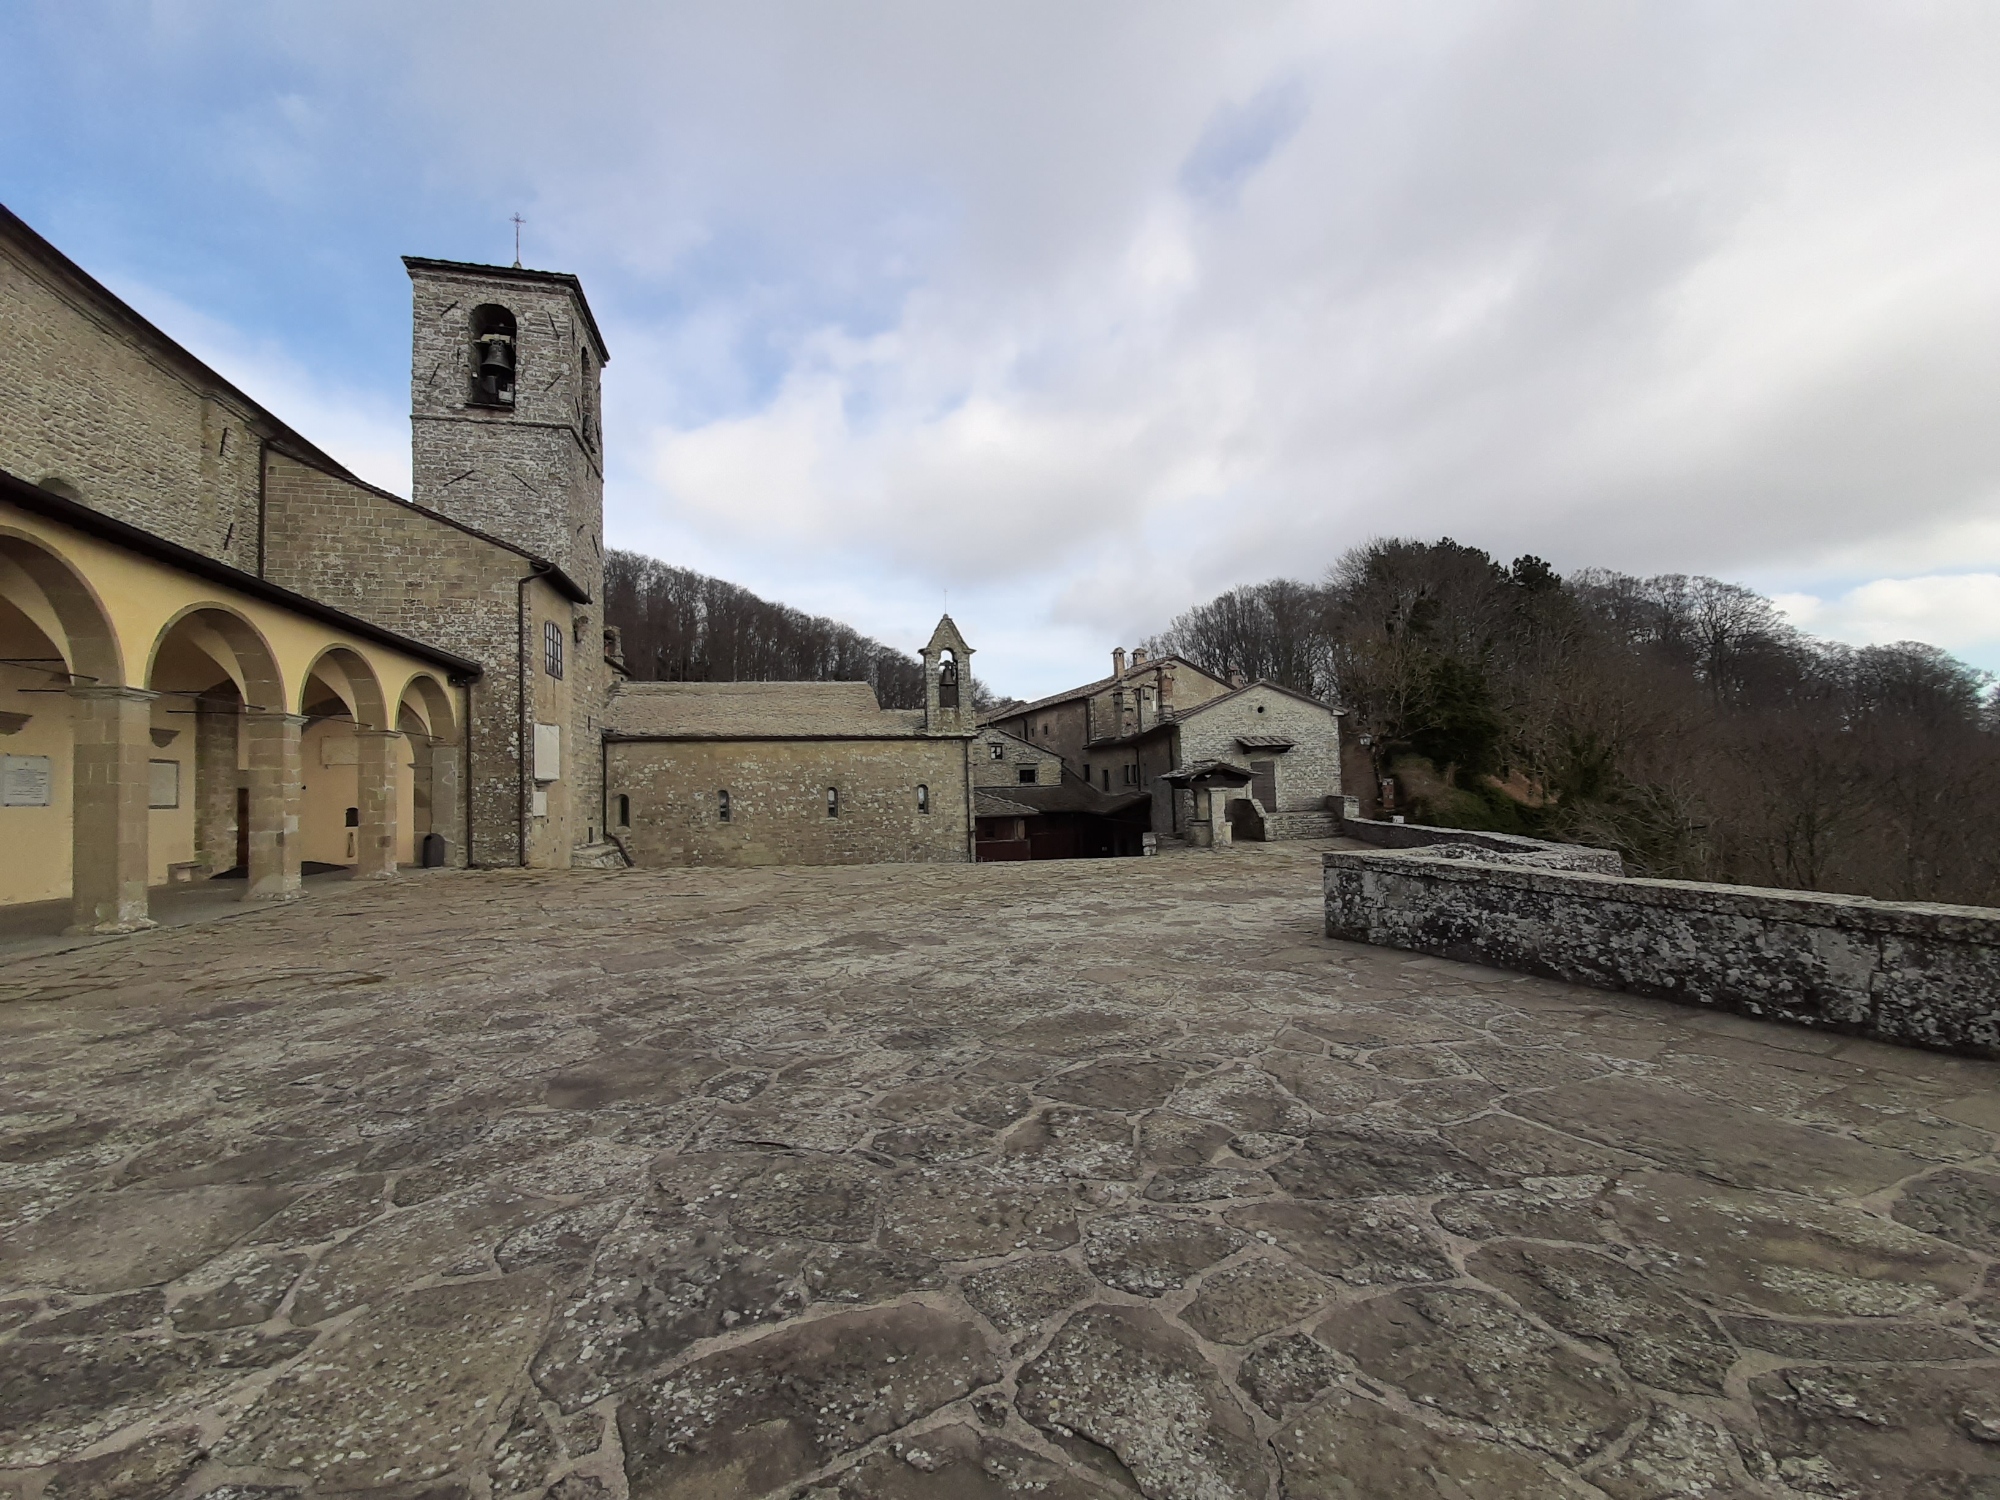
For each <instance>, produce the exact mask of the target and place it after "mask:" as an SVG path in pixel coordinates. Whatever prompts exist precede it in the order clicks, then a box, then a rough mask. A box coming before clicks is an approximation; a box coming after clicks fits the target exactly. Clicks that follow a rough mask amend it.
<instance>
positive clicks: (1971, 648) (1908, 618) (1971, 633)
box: [1776, 573, 2000, 663]
mask: <svg viewBox="0 0 2000 1500" xmlns="http://www.w3.org/2000/svg"><path fill="white" fill-rule="evenodd" d="M1776 602H1777V605H1778V607H1779V608H1780V609H1781V610H1783V611H1784V612H1785V616H1786V618H1787V619H1789V620H1790V621H1791V622H1792V623H1793V624H1794V625H1796V626H1798V627H1799V628H1800V629H1801V630H1808V631H1811V632H1812V633H1813V634H1814V635H1822V636H1826V637H1828V638H1830V639H1832V640H1837V641H1846V642H1848V643H1849V644H1850V645H1855V646H1872V645H1885V644H1887V643H1888V642H1891V641H1923V642H1925V643H1926V644H1928V645H1932V646H1942V647H1943V648H1944V649H1945V650H1947V651H1951V652H1955V653H1957V654H1959V655H1961V656H1964V657H1966V658H1967V659H1968V660H1972V661H1976V662H1982V663H1988V662H1993V661H1994V659H1995V658H2000V573H1955V574H1940V575H1937V576H1933V577H1928V578H1878V579H1876V580H1874V581H1873V582H1872V583H1864V584H1862V585H1860V586H1859V587H1857V588H1852V589H1849V590H1847V591H1846V592H1845V593H1843V594H1839V595H1837V596H1835V597H1832V598H1821V597H1819V596H1817V595H1813V594H1780V595H1778V596H1777V600H1776Z"/></svg>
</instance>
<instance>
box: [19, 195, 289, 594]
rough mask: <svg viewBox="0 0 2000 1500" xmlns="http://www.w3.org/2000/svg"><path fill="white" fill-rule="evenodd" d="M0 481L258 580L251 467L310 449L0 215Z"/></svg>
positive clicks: (29, 232)
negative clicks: (277, 453)
mask: <svg viewBox="0 0 2000 1500" xmlns="http://www.w3.org/2000/svg"><path fill="white" fill-rule="evenodd" d="M0 329H4V330H5V336H4V337H0V469H4V470H5V471H6V472H8V473H10V474H15V475H18V476H19V477H21V478H23V479H26V480H28V481H29V482H30V483H34V484H49V485H50V487H51V488H54V489H56V490H57V491H58V493H64V494H68V495H69V496H70V498H72V499H80V500H82V501H83V502H84V503H86V504H88V505H90V506H92V507H93V508H94V509H97V510H100V511H103V512H104V513H105V514H106V515H111V516H116V517H117V518H118V519H119V520H121V521H126V522H129V523H131V524H132V525H134V526H141V527H144V528H145V529H146V530H148V531H151V532H154V533H156V534H157V535H159V536H163V537H165V538H166V539H167V540H169V541H172V542H177V543H179V544H180V545H181V546H183V547H190V548H193V549H194V550H195V551H197V552H200V553H203V554H204V555H206V556H209V557H213V558H216V559H218V560H220V561H223V562H227V563H230V564H232V565H233V566H235V567H238V568H241V569H243V570H244V571H245V572H255V571H256V570H257V516H258V504H257V480H258V473H259V463H258V460H259V455H260V452H261V450H262V449H263V447H264V445H265V444H266V443H267V442H268V441H272V440H278V441H282V442H283V443H285V444H286V445H287V446H289V447H292V448H293V449H294V450H296V451H302V452H310V451H312V449H311V445H310V444H308V443H306V442H305V440H304V439H302V438H300V437H299V436H298V435H297V434H296V433H293V432H291V431H290V429H289V428H286V427H285V426H284V425H283V424H282V423H280V422H278V421H276V420H275V419H274V418H272V417H271V416H270V415H269V414H268V413H266V412H264V411H262V410H261V409H259V408H258V407H257V406H256V405H255V403H253V402H252V401H251V400H250V399H249V398H248V397H247V396H245V395H243V394H242V393H241V392H240V391H238V390H236V389H235V388H234V387H233V386H231V385H229V384H228V382H226V381H224V380H223V379H222V378H221V377H220V376H219V375H217V374H215V372H214V371H212V370H210V369H208V368H207V367H206V366H204V365H203V364H201V363H200V361H198V360H196V359H195V358H194V357H193V356H192V355H190V354H188V353H187V352H186V351H185V350H184V349H182V348H181V347H180V346H179V345H177V344H175V343H174V342H173V341H172V340H171V339H169V338H167V336H166V335H165V334H163V333H161V332H160V331H159V330H158V329H156V328H154V327H153V326H152V325H151V324H150V323H148V322H147V321H146V320H145V319H143V318H141V317H139V315H138V314H136V313H134V312H133V311H132V310H131V309H130V308H128V307H126V306H125V305H124V303H122V302H120V301H119V300H118V299H117V298H116V297H114V296H112V295H111V293H110V292H108V291H106V290H105V289H104V288H103V287H102V286H100V285H99V284H98V283H97V282H96V281H95V280H94V279H92V278H91V277H90V276H88V275H87V274H86V273H85V272H84V271H83V270H82V269H81V268H79V267H77V266H76V265H74V264H72V263H71V262H70V261H68V260H67V259H66V258H65V257H63V256H62V255H61V254H60V253H58V252H56V251H55V250H54V249H53V247H51V246H49V245H48V244H47V242H46V241H44V240H42V239H41V237H40V236H39V235H37V234H35V232H34V231H33V230H32V229H30V228H28V226H27V225H25V224H23V223H22V222H21V221H20V220H19V219H17V218H15V217H14V215H12V214H11V213H8V212H7V210H5V209H4V208H0Z"/></svg>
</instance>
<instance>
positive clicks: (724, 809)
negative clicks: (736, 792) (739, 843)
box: [715, 790, 729, 823]
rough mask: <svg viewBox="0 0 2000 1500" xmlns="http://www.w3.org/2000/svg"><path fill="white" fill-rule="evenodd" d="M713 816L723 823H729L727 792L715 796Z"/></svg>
mask: <svg viewBox="0 0 2000 1500" xmlns="http://www.w3.org/2000/svg"><path fill="white" fill-rule="evenodd" d="M715 815H716V817H717V818H719V819H720V820H721V821H722V822H724V823H727V822H728V821H729V793H728V791H727V790H724V791H720V792H717V793H716V794H715Z"/></svg>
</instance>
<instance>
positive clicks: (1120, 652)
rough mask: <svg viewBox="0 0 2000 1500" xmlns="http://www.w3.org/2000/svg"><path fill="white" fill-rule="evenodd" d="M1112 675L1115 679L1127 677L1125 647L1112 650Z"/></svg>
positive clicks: (1115, 647) (1114, 647)
mask: <svg viewBox="0 0 2000 1500" xmlns="http://www.w3.org/2000/svg"><path fill="white" fill-rule="evenodd" d="M1111 675H1112V676H1113V677H1123V676H1124V675H1125V648H1124V647H1123V646H1113V647H1112V648H1111Z"/></svg>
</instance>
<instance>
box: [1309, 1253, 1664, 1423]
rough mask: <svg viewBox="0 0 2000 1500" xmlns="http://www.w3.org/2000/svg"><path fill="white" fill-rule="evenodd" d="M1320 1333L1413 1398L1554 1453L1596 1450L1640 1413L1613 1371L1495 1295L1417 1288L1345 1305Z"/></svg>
mask: <svg viewBox="0 0 2000 1500" xmlns="http://www.w3.org/2000/svg"><path fill="white" fill-rule="evenodd" d="M1315 1332H1316V1333H1317V1335H1318V1337H1319V1339H1320V1341H1321V1342H1323V1343H1326V1344H1330V1345H1331V1346H1332V1347H1334V1348H1335V1349H1338V1350H1340V1351H1342V1352H1343V1353H1345V1354H1347V1355H1349V1356H1351V1357H1352V1358H1353V1360H1354V1362H1355V1363H1356V1364H1358V1365H1360V1367H1361V1368H1362V1369H1363V1370H1365V1371H1366V1372H1367V1373H1368V1374H1370V1375H1372V1376H1374V1377H1375V1378H1376V1379H1377V1380H1381V1381H1385V1382H1387V1383H1389V1384H1391V1385H1395V1386H1398V1387H1400V1388H1401V1389H1402V1390H1403V1391H1404V1392H1405V1393H1406V1394H1408V1395H1409V1396H1410V1397H1411V1399H1413V1400H1415V1401H1418V1402H1421V1403H1422V1404H1424V1405H1426V1406H1434V1407H1436V1408H1437V1409H1438V1410H1439V1411H1442V1412H1445V1413H1447V1414H1449V1415H1451V1416H1454V1417H1458V1418H1460V1419H1462V1420H1464V1421H1468V1422H1480V1423H1484V1424H1486V1425H1487V1426H1490V1427H1492V1428H1493V1429H1494V1430H1495V1431H1497V1432H1499V1433H1501V1434H1502V1435H1503V1436H1505V1437H1507V1438H1509V1439H1511V1440H1512V1441H1514V1442H1518V1443H1521V1444H1524V1445H1526V1446H1528V1447H1531V1448H1539V1449H1541V1450H1542V1451H1543V1452H1545V1453H1549V1454H1552V1455H1554V1456H1556V1457H1558V1458H1569V1459H1577V1458H1583V1457H1586V1456H1588V1455H1589V1454H1591V1453H1594V1452H1596V1451H1597V1450H1598V1449H1599V1448H1601V1447H1603V1446H1604V1444H1605V1443H1606V1442H1607V1441H1609V1440H1610V1438H1611V1437H1612V1436H1614V1435H1615V1434H1616V1433H1618V1432H1620V1431H1621V1430H1623V1428H1624V1427H1625V1426H1626V1424H1627V1423H1629V1422H1630V1421H1631V1420H1632V1419H1633V1418H1634V1417H1635V1416H1636V1415H1637V1414H1638V1410H1637V1408H1636V1406H1635V1405H1634V1403H1633V1401H1632V1398H1631V1396H1630V1395H1629V1393H1627V1392H1626V1391H1625V1390H1624V1389H1623V1388H1622V1387H1621V1384H1620V1382H1619V1381H1618V1380H1617V1378H1616V1377H1615V1376H1614V1375H1613V1374H1612V1373H1611V1372H1610V1371H1609V1370H1607V1369H1605V1368H1604V1367H1603V1366H1600V1365H1597V1364H1593V1363H1591V1362H1590V1361H1588V1360H1586V1359H1584V1358H1583V1357H1582V1356H1581V1355H1578V1354H1574V1353H1572V1352H1571V1351H1570V1350H1568V1349H1566V1348H1564V1347H1563V1346H1562V1345H1561V1344H1559V1343H1558V1342H1557V1341H1556V1340H1554V1339H1552V1338H1550V1337H1549V1336H1548V1335H1547V1334H1546V1333H1543V1332H1542V1331H1541V1330H1540V1329H1539V1328H1537V1327H1535V1325H1534V1324H1532V1323H1530V1322H1529V1321H1528V1320H1527V1319H1526V1318H1524V1317H1522V1316H1521V1315H1520V1314H1519V1313H1517V1312H1515V1311H1514V1310H1513V1309H1511V1308H1510V1307H1508V1306H1507V1305H1506V1304H1505V1303H1503V1302H1501V1301H1500V1300H1499V1299H1498V1298H1497V1297H1494V1296H1492V1295H1491V1294H1490V1293H1486V1292H1480V1291H1474V1290H1471V1289H1470V1288H1464V1287H1411V1288H1407V1289H1405V1290H1403V1291H1399V1292H1392V1293H1390V1294H1388V1295H1387V1296H1383V1297H1377V1298H1375V1299H1374V1300H1373V1301H1370V1302H1365V1303H1362V1304H1361V1305H1360V1306H1358V1307H1351V1308H1343V1309H1341V1310H1340V1311H1338V1312H1335V1313H1334V1314H1333V1315H1332V1316H1331V1317H1329V1318H1328V1319H1327V1320H1326V1321H1325V1322H1323V1323H1321V1324H1320V1325H1319V1327H1318V1329H1317V1330H1315Z"/></svg>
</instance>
